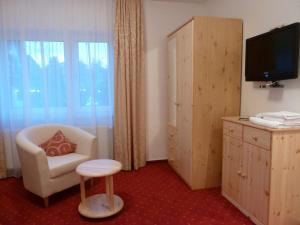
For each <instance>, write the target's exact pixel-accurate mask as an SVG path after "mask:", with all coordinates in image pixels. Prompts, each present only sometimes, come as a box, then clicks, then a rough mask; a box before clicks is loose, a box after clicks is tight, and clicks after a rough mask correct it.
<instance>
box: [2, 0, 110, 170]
mask: <svg viewBox="0 0 300 225" xmlns="http://www.w3.org/2000/svg"><path fill="white" fill-rule="evenodd" d="M112 36H113V1H112V0H51V1H49V0H0V129H1V133H2V135H3V136H4V146H5V155H6V164H7V169H8V170H9V174H12V175H17V173H18V170H19V168H20V166H19V162H18V157H17V152H16V146H15V134H16V132H18V131H19V130H20V129H22V128H24V127H27V126H30V125H34V124H41V123H65V124H71V125H75V126H79V127H82V128H86V129H88V130H89V131H91V132H93V133H95V134H96V135H97V130H98V129H97V128H98V127H110V126H111V124H112V117H113V90H112V89H113V41H112V39H113V38H112Z"/></svg>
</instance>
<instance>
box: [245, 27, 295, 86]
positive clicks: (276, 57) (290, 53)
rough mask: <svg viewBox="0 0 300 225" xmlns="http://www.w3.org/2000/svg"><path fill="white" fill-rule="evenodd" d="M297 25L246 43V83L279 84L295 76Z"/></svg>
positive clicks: (248, 40) (256, 37)
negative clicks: (278, 82) (264, 82)
mask: <svg viewBox="0 0 300 225" xmlns="http://www.w3.org/2000/svg"><path fill="white" fill-rule="evenodd" d="M299 40H300V23H294V24H291V25H288V26H285V27H282V28H278V29H274V30H272V31H270V32H267V33H264V34H261V35H258V36H255V37H252V38H249V39H247V40H246V65H245V67H246V68H245V70H246V71H245V76H246V81H279V80H286V79H293V78H297V77H298V66H299Z"/></svg>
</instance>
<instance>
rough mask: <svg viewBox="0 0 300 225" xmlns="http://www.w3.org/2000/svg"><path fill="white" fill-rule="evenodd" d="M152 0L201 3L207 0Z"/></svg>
mask: <svg viewBox="0 0 300 225" xmlns="http://www.w3.org/2000/svg"><path fill="white" fill-rule="evenodd" d="M152 1H168V2H187V3H188V2H193V3H203V2H206V1H207V0H152Z"/></svg>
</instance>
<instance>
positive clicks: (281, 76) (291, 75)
mask: <svg viewBox="0 0 300 225" xmlns="http://www.w3.org/2000/svg"><path fill="white" fill-rule="evenodd" d="M287 29H296V31H297V39H298V41H297V43H296V50H295V52H296V55H297V56H298V57H296V58H295V61H294V65H295V66H294V70H293V72H285V73H272V74H270V78H266V77H264V74H261V76H259V78H257V79H254V77H255V76H249V75H247V74H248V72H247V71H248V60H249V57H248V55H247V47H248V43H249V42H250V41H252V40H255V39H258V38H266V37H269V36H272V35H274V34H276V33H278V32H283V31H285V30H287ZM299 47H300V23H299V22H297V23H293V24H290V25H287V26H284V27H281V28H277V29H274V30H272V31H269V32H266V33H263V34H260V35H257V36H255V37H251V38H248V39H246V53H245V57H246V59H245V79H246V81H279V80H289V79H296V78H298V73H299V60H300V55H299V53H300V50H299ZM260 78H261V79H260Z"/></svg>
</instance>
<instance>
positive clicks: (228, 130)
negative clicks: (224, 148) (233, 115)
mask: <svg viewBox="0 0 300 225" xmlns="http://www.w3.org/2000/svg"><path fill="white" fill-rule="evenodd" d="M223 134H226V135H228V136H231V137H235V138H238V139H242V137H243V126H242V125H240V124H237V123H231V122H227V121H224V123H223Z"/></svg>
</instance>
